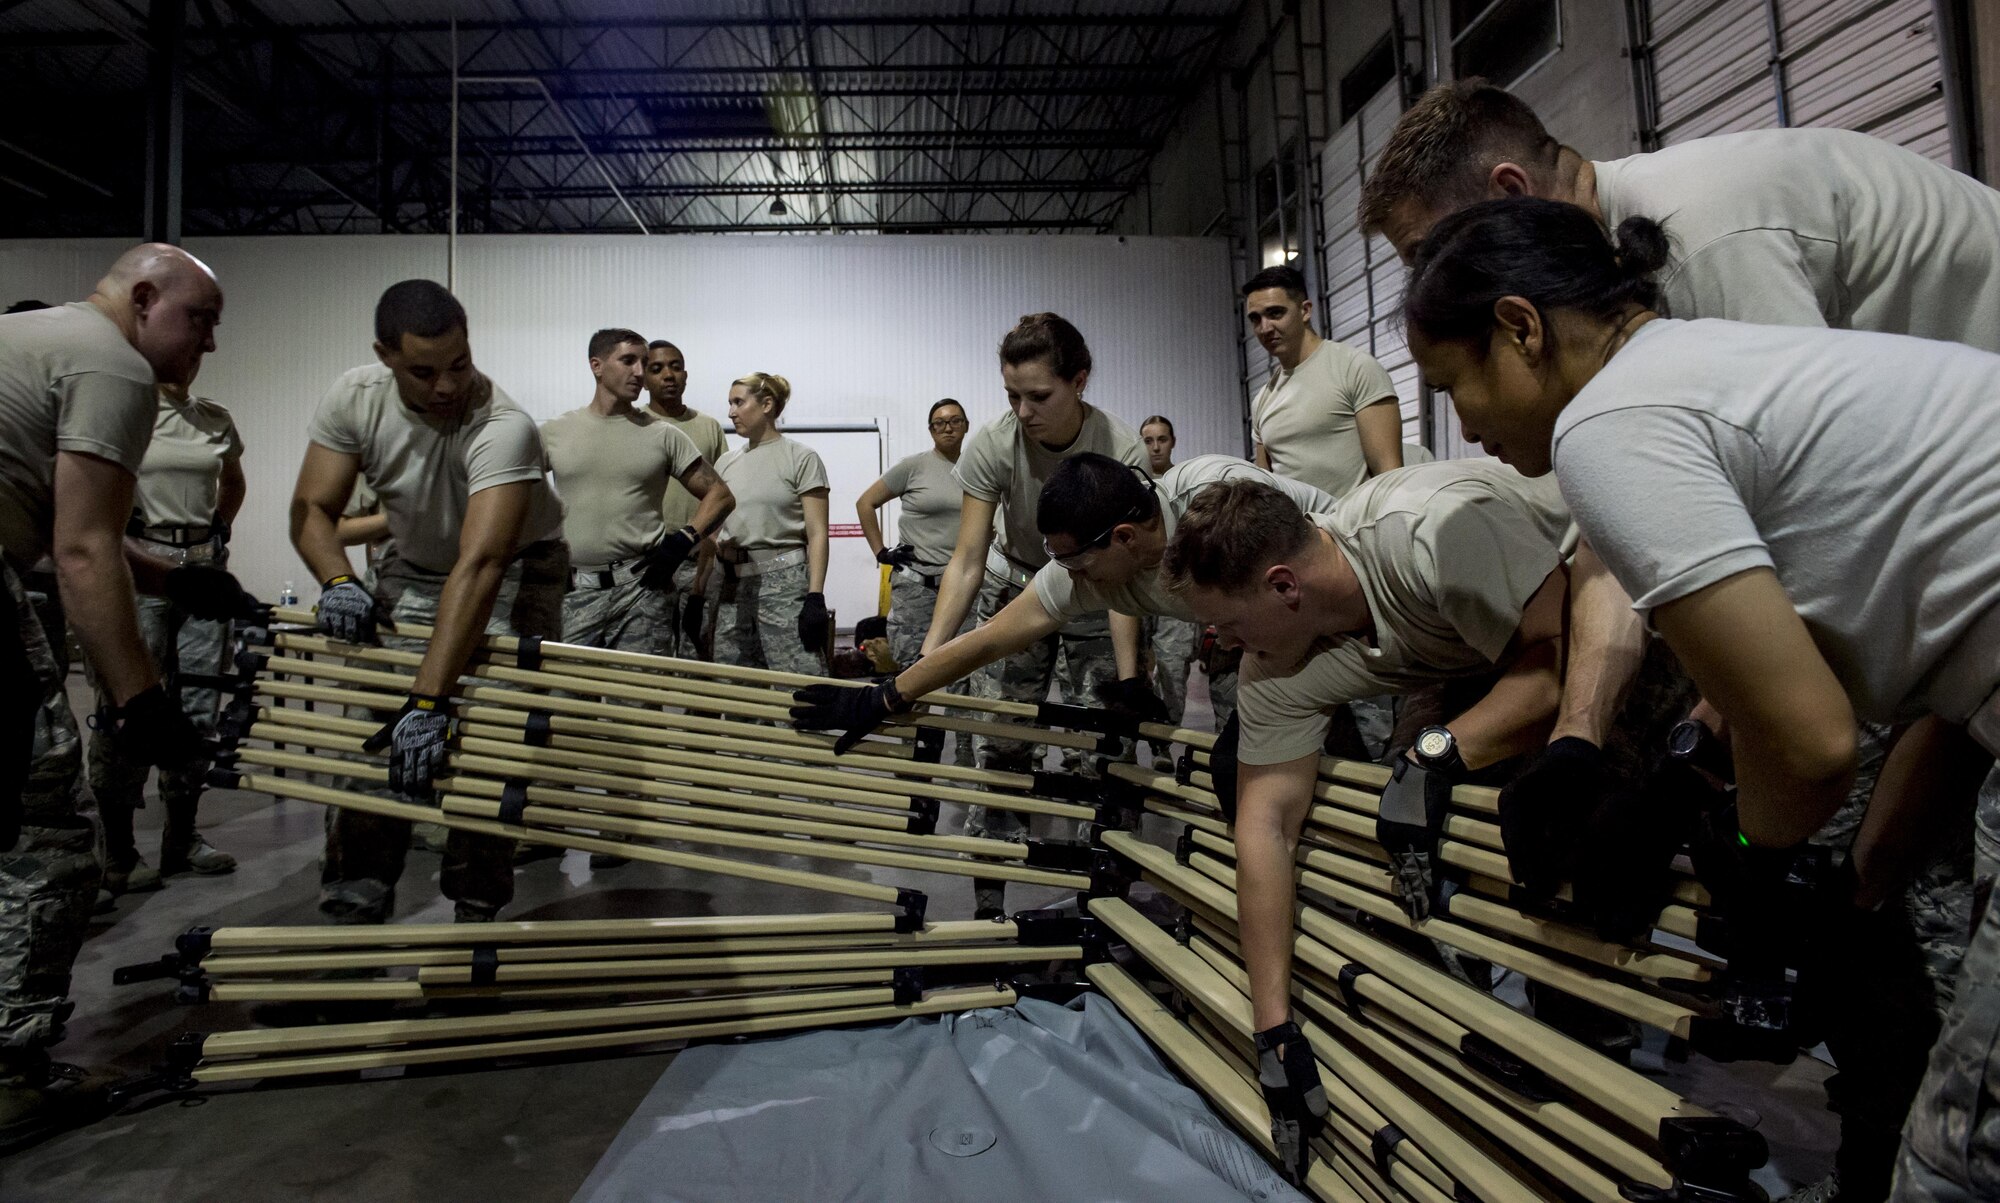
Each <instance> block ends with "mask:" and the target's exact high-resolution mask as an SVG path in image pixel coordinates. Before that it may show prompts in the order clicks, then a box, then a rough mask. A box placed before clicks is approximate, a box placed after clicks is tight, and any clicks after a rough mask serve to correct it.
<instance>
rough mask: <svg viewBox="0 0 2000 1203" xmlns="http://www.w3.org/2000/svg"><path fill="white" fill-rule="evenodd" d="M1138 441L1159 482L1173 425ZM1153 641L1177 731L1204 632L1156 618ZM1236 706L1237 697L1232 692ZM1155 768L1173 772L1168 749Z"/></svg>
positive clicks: (1145, 426)
mask: <svg viewBox="0 0 2000 1203" xmlns="http://www.w3.org/2000/svg"><path fill="white" fill-rule="evenodd" d="M1139 441H1140V442H1141V443H1143V444H1145V446H1146V470H1147V471H1148V472H1150V473H1152V474H1153V479H1154V480H1158V479H1160V478H1161V477H1163V476H1165V475H1166V474H1167V470H1168V469H1169V468H1172V467H1173V466H1174V444H1175V443H1176V442H1177V440H1176V439H1175V438H1174V424H1173V422H1172V420H1170V419H1169V418H1168V417H1167V416H1166V415H1165V414H1154V415H1153V416H1152V417H1150V418H1147V419H1146V420H1145V421H1144V422H1141V423H1139ZM1149 625H1150V626H1151V628H1152V638H1151V639H1149V640H1148V641H1147V645H1148V646H1149V647H1150V648H1151V649H1152V653H1153V688H1154V690H1155V691H1157V692H1158V693H1159V695H1160V700H1161V701H1163V702H1165V703H1166V704H1167V719H1168V721H1169V722H1170V723H1172V724H1173V725H1174V726H1176V727H1178V726H1180V725H1181V723H1182V721H1183V720H1184V719H1185V718H1186V716H1187V681H1188V667H1189V666H1190V665H1191V664H1193V663H1194V653H1195V645H1196V644H1197V643H1198V642H1199V641H1200V636H1201V628H1200V627H1199V626H1196V625H1195V624H1194V623H1192V622H1188V621H1187V620H1185V619H1181V618H1171V617H1168V616H1166V615H1157V616H1155V617H1153V618H1152V619H1150V620H1149ZM1219 680H1220V676H1219V675H1218V676H1217V677H1215V678H1211V680H1210V681H1209V692H1210V693H1211V695H1214V694H1217V693H1219V692H1220V689H1219V688H1218V681H1219ZM1235 681H1236V678H1235V674H1234V673H1231V674H1229V683H1230V685H1231V686H1234V685H1235ZM1228 696H1229V700H1230V701H1231V702H1233V700H1234V697H1235V693H1234V690H1233V689H1232V690H1231V691H1230V692H1229V695H1228ZM1211 704H1212V705H1213V706H1214V708H1215V712H1216V715H1215V721H1216V725H1217V726H1220V725H1221V724H1222V723H1223V721H1224V720H1226V719H1227V718H1228V717H1229V715H1228V713H1227V710H1228V708H1229V707H1228V705H1227V704H1226V703H1225V701H1224V699H1223V698H1221V697H1212V698H1211ZM1153 768H1154V769H1155V770H1156V771H1158V772H1162V773H1164V772H1168V771H1170V770H1171V769H1172V768H1173V760H1172V758H1171V756H1170V755H1169V753H1168V751H1167V750H1166V749H1165V748H1155V749H1153Z"/></svg>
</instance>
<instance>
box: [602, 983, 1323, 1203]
mask: <svg viewBox="0 0 2000 1203" xmlns="http://www.w3.org/2000/svg"><path fill="white" fill-rule="evenodd" d="M642 1199H644V1200H674V1201H676V1203H711V1201H712V1203H725V1201H727V1203H735V1201H737V1200H744V1199H754V1200H759V1201H764V1200H770V1201H777V1200H793V1199H797V1200H812V1201H813V1203H838V1201H842V1200H854V1201H855V1203H889V1201H898V1200H923V1201H925V1203H931V1201H934V1200H935V1201H939V1203H942V1201H945V1200H967V1201H972V1200H978V1201H985V1200H992V1201H993V1203H1029V1201H1039V1200H1062V1201H1063V1203H1087V1201H1094V1200H1106V1201H1108V1200H1132V1201H1133V1203H1159V1201H1160V1200H1162V1199H1173V1200H1176V1201H1177V1203H1206V1201H1210V1200H1242V1199H1253V1200H1258V1201H1260V1203H1303V1196H1301V1195H1299V1194H1298V1193H1297V1192H1296V1191H1294V1190H1293V1189H1292V1188H1291V1187H1289V1186H1287V1185H1286V1184H1285V1183H1284V1181H1283V1180H1282V1179H1280V1178H1279V1177H1278V1176H1277V1174H1276V1173H1275V1172H1274V1171H1273V1170H1272V1169H1271V1168H1270V1166H1269V1165H1268V1164H1267V1163H1266V1162H1265V1161H1264V1159H1263V1158H1262V1157H1260V1156H1259V1155H1258V1154H1257V1153H1256V1152H1255V1151H1254V1150H1253V1149H1251V1148H1250V1147H1249V1146H1248V1145H1246V1144H1245V1143H1244V1142H1243V1140H1242V1139H1241V1138H1240V1137H1239V1136H1238V1135H1237V1134H1236V1133H1235V1132H1234V1131H1233V1130H1232V1129H1231V1128H1230V1127H1229V1126H1228V1125H1227V1123H1226V1122H1225V1121H1223V1120H1222V1119H1221V1118H1220V1117H1219V1116H1217V1115H1216V1114H1215V1113H1214V1112H1212V1111H1211V1110H1209V1108H1208V1106H1207V1104H1206V1103H1204V1102H1203V1101H1202V1099H1201V1097H1200V1096H1199V1095H1198V1094H1196V1093H1195V1092H1194V1091H1193V1090H1191V1089H1189V1088H1188V1087H1187V1086H1186V1085H1184V1084H1182V1082H1181V1081H1180V1079H1179V1078H1177V1077H1175V1076H1174V1073H1173V1070H1172V1069H1171V1068H1170V1067H1169V1066H1168V1065H1167V1064H1166V1062H1165V1061H1164V1060H1162V1059H1161V1057H1160V1056H1159V1054H1157V1053H1156V1052H1154V1050H1153V1049H1152V1047H1151V1046H1150V1045H1148V1044H1147V1043H1146V1041H1145V1038H1144V1037H1143V1036H1141V1035H1140V1034H1139V1033H1138V1032H1137V1031H1136V1030H1135V1029H1134V1028H1133V1027H1132V1026H1131V1024H1130V1023H1128V1022H1127V1021H1126V1020H1125V1018H1124V1016H1122V1015H1120V1014H1119V1013H1118V1011H1117V1010H1116V1008H1114V1007H1112V1006H1111V1005H1110V1004H1109V1003H1107V1002H1105V1000H1104V999H1102V998H1100V997H1097V996H1095V995H1085V996H1083V997H1082V998H1080V999H1079V1000H1078V1001H1077V1002H1075V1003H1073V1004H1071V1005H1070V1006H1067V1007H1065V1006H1058V1005H1056V1004H1054V1003H1046V1002H1038V1001H1034V1000H1023V1001H1022V1002H1021V1003H1020V1004H1019V1005H1018V1006H1016V1007H1011V1008H1001V1009H993V1010H982V1011H969V1012H966V1013H964V1014H959V1015H946V1016H943V1017H941V1018H938V1019H910V1020H905V1021H904V1022H902V1023H899V1024H896V1025H894V1026H884V1027H872V1028H856V1029H836V1030H829V1031H821V1032H809V1033H805V1034H802V1035H797V1036H788V1037H781V1038H774V1039H769V1040H759V1041H754V1042H750V1043H741V1044H734V1043H732V1044H708V1045H700V1046H697V1047H694V1048H690V1049H687V1050H686V1051H684V1052H682V1053H681V1054H680V1055H679V1056H677V1057H675V1058H674V1061H673V1064H672V1065H671V1066H669V1067H668V1069H667V1072H666V1073H665V1074H663V1075H661V1077H660V1080H659V1083H658V1084H657V1085H655V1086H654V1087H653V1090H652V1093H650V1094H648V1095H647V1096H646V1099H645V1101H644V1102H642V1103H641V1104H640V1105H639V1109H638V1111H637V1112H636V1113H635V1114H634V1115H633V1116H632V1118H631V1120H630V1121H629V1122H627V1123H626V1125H625V1128H624V1130H623V1131H621V1132H620V1133H619V1134H618V1138H617V1139H616V1140H615V1141H613V1142H612V1144H611V1147H610V1149H609V1150H607V1151H606V1152H605V1154H604V1157H603V1159H602V1160H601V1161H599V1162H598V1163H597V1168H596V1169H595V1170H594V1171H592V1172H591V1175H590V1177H589V1179H587V1180H586V1181H585V1182H584V1184H583V1186H582V1188H581V1189H580V1190H578V1191H577V1194H576V1203H629V1201H635V1200H642Z"/></svg>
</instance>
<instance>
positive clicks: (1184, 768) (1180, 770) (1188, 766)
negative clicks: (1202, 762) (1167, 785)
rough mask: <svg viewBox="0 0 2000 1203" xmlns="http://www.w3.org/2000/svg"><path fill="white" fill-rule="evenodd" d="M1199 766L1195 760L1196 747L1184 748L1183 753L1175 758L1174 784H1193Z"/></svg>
mask: <svg viewBox="0 0 2000 1203" xmlns="http://www.w3.org/2000/svg"><path fill="white" fill-rule="evenodd" d="M1197 767H1198V766H1197V765H1196V764H1195V762H1194V749H1193V748H1182V749H1181V754H1180V755H1179V756H1177V757H1175V758H1174V784H1175V785H1193V784H1194V771H1195V769H1196V768H1197Z"/></svg>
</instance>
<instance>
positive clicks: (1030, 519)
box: [956, 405, 1146, 572]
mask: <svg viewBox="0 0 2000 1203" xmlns="http://www.w3.org/2000/svg"><path fill="white" fill-rule="evenodd" d="M1086 451H1095V452H1096V453H1097V454H1099V455H1108V456H1110V457H1111V458H1112V459H1115V460H1117V461H1118V462H1119V463H1123V464H1130V465H1132V466H1133V467H1135V468H1143V467H1145V466H1146V447H1145V444H1143V443H1141V442H1140V441H1139V436H1138V435H1136V434H1133V433H1132V430H1131V428H1130V427H1128V426H1126V425H1125V423H1123V422H1120V421H1119V420H1118V419H1116V418H1114V417H1112V416H1111V415H1110V414H1107V413H1105V412H1104V411H1103V410H1101V409H1097V408H1094V407H1092V406H1089V405H1086V406H1084V415H1083V427H1082V429H1080V430H1078V431H1077V435H1076V438H1075V439H1074V440H1072V441H1071V442H1070V445H1069V446H1067V447H1064V448H1063V449H1062V450H1060V451H1051V450H1049V449H1048V448H1047V447H1044V446H1042V445H1041V444H1040V443H1038V442H1036V441H1035V440H1033V439H1031V438H1029V437H1028V436H1027V434H1026V433H1025V432H1024V431H1022V429H1021V424H1020V422H1019V421H1018V420H1017V419H1016V418H1015V417H1014V414H1013V412H1012V411H1011V410H1010V411H1008V412H1007V413H1006V414H1005V415H1003V416H1002V417H1000V418H999V419H997V420H995V421H992V422H988V423H987V424H986V425H984V426H981V427H980V428H979V429H978V430H976V431H974V432H973V433H972V437H971V438H969V439H967V440H965V447H964V449H963V450H961V451H960V452H959V454H958V468H957V470H956V475H957V476H958V483H959V487H960V488H961V489H963V490H964V492H965V494H966V496H968V497H976V498H978V499H979V500H981V501H986V502H993V503H996V504H998V505H999V507H1000V512H999V525H998V535H997V538H996V540H995V546H997V547H998V548H999V550H1000V554H1001V555H1004V556H1006V557H1007V558H1008V559H1009V560H1012V561H1013V562H1014V564H1015V565H1016V566H1017V567H1019V568H1021V569H1022V570H1023V571H1026V572H1033V571H1035V570H1036V569H1038V568H1040V567H1041V566H1042V565H1044V564H1046V563H1048V562H1049V557H1048V556H1047V555H1045V554H1044V553H1043V552H1042V535H1041V532H1040V531H1039V530H1037V529H1036V527H1035V510H1036V507H1037V506H1038V505H1039V504H1040V502H1041V497H1042V486H1043V485H1045V484H1047V483H1048V480H1049V475H1050V473H1052V472H1054V471H1055V470H1056V465H1057V464H1059V463H1061V462H1062V461H1064V460H1066V459H1068V458H1069V457H1070V456H1072V455H1081V454H1082V453H1083V452H1086Z"/></svg>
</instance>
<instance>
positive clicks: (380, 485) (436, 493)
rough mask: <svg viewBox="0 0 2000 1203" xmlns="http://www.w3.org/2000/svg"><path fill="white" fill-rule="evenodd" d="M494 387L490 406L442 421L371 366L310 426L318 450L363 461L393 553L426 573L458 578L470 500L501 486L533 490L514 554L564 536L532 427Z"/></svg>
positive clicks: (343, 385)
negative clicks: (455, 570) (416, 407)
mask: <svg viewBox="0 0 2000 1203" xmlns="http://www.w3.org/2000/svg"><path fill="white" fill-rule="evenodd" d="M492 387H493V396H492V399H491V400H489V401H488V402H487V403H486V404H484V405H482V406H480V407H479V408H478V409H475V410H472V411H470V412H468V413H465V414H463V415H461V416H459V417H458V418H456V419H453V420H452V421H449V422H440V421H437V420H435V419H432V418H430V417H427V416H425V415H423V414H420V413H417V412H415V411H413V410H411V409H410V408H409V407H408V406H406V405H404V404H403V399H402V397H401V396H400V395H399V394H398V393H397V392H396V377H395V375H394V374H393V373H392V372H390V371H389V369H388V368H387V367H385V366H384V365H382V364H379V363H371V364H367V365H364V366H362V367H358V368H354V369H351V370H350V371H347V372H345V373H342V375H341V377H340V379H338V380H336V381H334V382H333V387H332V388H330V389H328V390H327V393H326V396H325V397H324V398H323V399H322V400H321V401H320V403H319V410H318V411H317V412H316V413H314V414H313V419H312V424H311V425H310V426H309V427H308V428H307V432H306V433H307V437H308V438H310V439H311V440H312V441H313V442H315V443H318V444H319V445H320V446H322V447H325V448H327V449H328V450H331V451H338V452H341V453H342V454H345V455H356V456H360V457H361V472H362V475H364V476H366V477H367V478H368V481H369V483H370V484H372V485H374V486H375V493H376V496H378V497H379V498H380V499H381V502H382V509H383V512H385V513H387V514H388V515H389V535H390V537H391V538H393V539H395V541H396V554H397V555H398V556H399V557H400V558H401V559H403V560H404V561H406V562H408V563H410V564H414V565H416V566H417V567H418V568H421V569H423V570H425V571H427V572H433V573H439V574H442V573H447V572H450V571H451V568H452V565H453V564H456V563H457V562H458V537H459V531H460V528H462V527H463V526H464V525H465V503H466V499H467V498H469V497H471V496H472V495H473V494H474V493H478V492H480V491H482V490H485V489H490V488H493V487H494V486H495V485H507V484H521V483H528V484H532V485H533V486H534V488H533V489H532V490H530V498H529V502H528V515H527V518H526V520H524V521H523V522H522V523H521V533H520V534H519V535H518V536H516V538H515V540H514V549H515V550H516V551H519V550H520V549H521V548H523V547H526V546H527V545H528V544H530V543H537V542H540V541H541V540H543V539H548V538H553V537H554V536H556V535H557V534H559V533H561V531H562V502H560V501H558V500H557V499H556V494H555V490H554V489H552V488H550V487H549V482H548V476H547V468H548V465H547V463H546V461H545V460H544V458H543V455H542V439H541V435H540V434H539V433H537V432H536V430H535V420H534V419H533V418H530V417H529V416H528V415H527V414H526V413H525V412H523V411H522V410H521V408H520V407H519V406H517V405H515V404H514V402H513V399H512V398H510V397H508V396H507V394H506V393H504V392H502V391H501V389H500V386H499V385H497V384H495V385H493V386H492Z"/></svg>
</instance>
